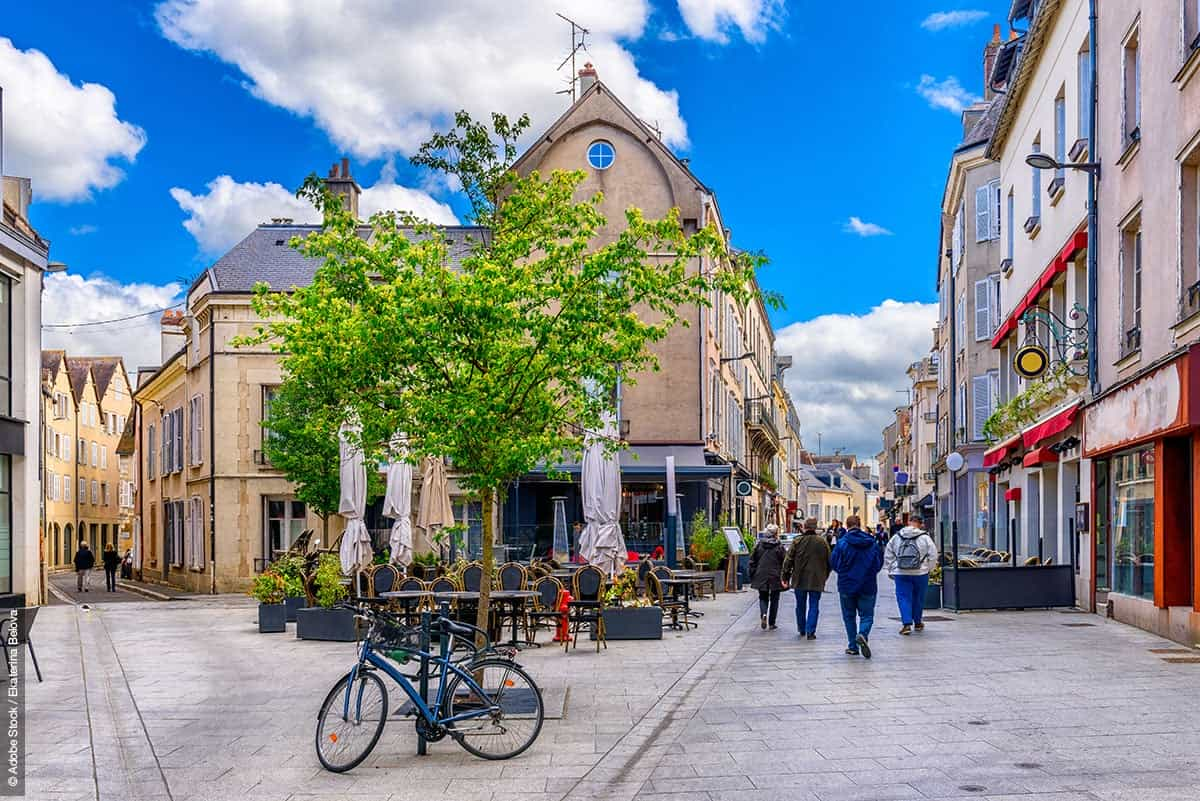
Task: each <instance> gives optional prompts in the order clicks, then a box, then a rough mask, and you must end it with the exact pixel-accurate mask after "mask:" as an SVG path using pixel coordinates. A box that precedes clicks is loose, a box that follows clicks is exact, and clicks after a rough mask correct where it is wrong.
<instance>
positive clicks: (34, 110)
mask: <svg viewBox="0 0 1200 801" xmlns="http://www.w3.org/2000/svg"><path fill="white" fill-rule="evenodd" d="M0 86H3V87H4V112H5V114H4V150H5V152H4V172H5V174H7V175H20V176H24V177H28V178H31V179H32V180H33V193H34V197H35V198H37V199H38V200H54V201H63V202H69V201H75V200H87V199H88V198H90V197H91V194H92V192H93V190H97V189H108V188H110V187H113V186H116V185H117V184H119V183H120V182H121V180H122V179H123V178H124V177H125V173H124V172H123V171H122V170H121V168H120V167H118V166H117V165H116V164H115V163H114V162H119V161H126V162H133V160H134V159H135V158H136V157H137V154H138V152H139V151H140V150H141V149H142V147H143V146H144V145H145V144H146V134H145V132H144V131H142V129H141V128H139V127H137V126H136V125H133V124H131V123H128V122H125V121H124V120H122V119H120V118H119V117H118V116H117V108H116V103H117V98H116V96H115V95H114V94H113V93H112V91H111V90H110V89H109V88H108V87H106V86H103V85H101V84H98V83H82V84H76V83H74V82H72V80H71V79H70V78H69V77H68V76H66V75H63V74H62V73H61V72H59V71H58V69H57V68H55V66H54V64H53V62H51V61H50V59H49V58H47V57H46V56H45V54H43V53H41V52H40V51H38V50H32V49H31V50H18V49H17V48H16V46H15V45H14V44H13V43H12V41H11V40H9V39H6V38H4V37H0Z"/></svg>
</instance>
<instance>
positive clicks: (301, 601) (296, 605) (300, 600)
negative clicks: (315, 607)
mask: <svg viewBox="0 0 1200 801" xmlns="http://www.w3.org/2000/svg"><path fill="white" fill-rule="evenodd" d="M283 605H284V608H286V609H287V622H288V623H295V622H296V610H298V609H304V608H305V607H307V606H308V599H307V598H305V597H304V596H303V595H300V596H297V597H295V598H284V599H283Z"/></svg>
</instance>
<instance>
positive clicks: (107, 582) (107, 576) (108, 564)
mask: <svg viewBox="0 0 1200 801" xmlns="http://www.w3.org/2000/svg"><path fill="white" fill-rule="evenodd" d="M100 561H102V562H103V563H104V588H105V590H106V591H107V592H116V591H117V568H118V567H120V566H121V554H119V553H117V549H116V548H114V547H113V546H112V543H109V544H108V545H105V546H104V553H102V554H101V555H100Z"/></svg>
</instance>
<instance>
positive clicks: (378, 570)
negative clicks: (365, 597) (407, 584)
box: [368, 565, 400, 598]
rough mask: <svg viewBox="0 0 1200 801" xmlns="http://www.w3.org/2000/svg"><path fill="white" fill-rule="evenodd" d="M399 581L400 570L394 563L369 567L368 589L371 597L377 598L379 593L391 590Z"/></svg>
mask: <svg viewBox="0 0 1200 801" xmlns="http://www.w3.org/2000/svg"><path fill="white" fill-rule="evenodd" d="M399 583H400V571H399V570H397V569H396V566H395V565H375V567H373V568H371V576H370V579H369V584H368V589H369V590H370V594H371V597H372V598H378V597H379V595H380V593H384V592H391V591H392V589H393V588H394V587H395V586H396V585H397V584H399Z"/></svg>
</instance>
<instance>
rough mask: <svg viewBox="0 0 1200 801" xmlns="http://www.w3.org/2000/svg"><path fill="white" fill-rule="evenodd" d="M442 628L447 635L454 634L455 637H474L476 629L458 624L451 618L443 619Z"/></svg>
mask: <svg viewBox="0 0 1200 801" xmlns="http://www.w3.org/2000/svg"><path fill="white" fill-rule="evenodd" d="M442 626H443V628H445V630H446V633H447V634H453V635H454V636H455V637H474V636H475V629H473V628H471V627H470V626H464V625H463V624H461V623H456V622H454V621H453V620H450V619H449V618H442Z"/></svg>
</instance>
